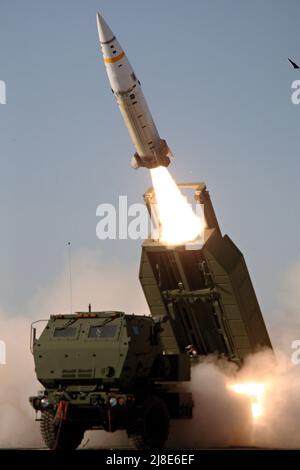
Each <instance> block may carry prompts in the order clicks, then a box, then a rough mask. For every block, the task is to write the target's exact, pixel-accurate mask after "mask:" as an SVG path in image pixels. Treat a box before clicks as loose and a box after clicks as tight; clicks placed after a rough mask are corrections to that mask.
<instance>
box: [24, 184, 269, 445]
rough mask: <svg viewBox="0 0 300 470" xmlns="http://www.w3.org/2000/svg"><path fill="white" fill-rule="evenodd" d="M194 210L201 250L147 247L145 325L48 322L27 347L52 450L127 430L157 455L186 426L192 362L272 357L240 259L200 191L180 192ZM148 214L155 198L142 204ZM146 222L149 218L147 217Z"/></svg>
mask: <svg viewBox="0 0 300 470" xmlns="http://www.w3.org/2000/svg"><path fill="white" fill-rule="evenodd" d="M182 186H186V187H191V188H192V189H193V190H194V191H195V198H196V201H197V203H199V204H202V206H203V210H204V217H205V224H206V227H205V230H204V237H203V244H202V246H200V247H199V246H187V245H186V246H177V247H166V246H164V245H162V244H161V243H160V242H159V240H154V239H151V238H149V239H147V240H146V241H145V242H144V243H143V246H142V255H141V263H140V274H139V277H140V282H141V285H142V288H143V291H144V294H145V297H146V299H147V302H148V305H149V309H150V313H151V316H140V315H134V314H132V315H129V314H125V313H124V312H115V311H113V312H108V311H104V312H93V311H91V308H90V307H89V310H88V311H87V312H77V313H75V314H68V315H52V316H51V317H50V319H49V320H48V321H47V324H46V327H45V328H44V330H43V331H42V333H41V334H40V335H39V337H37V333H36V331H37V330H36V325H35V324H33V325H32V330H31V348H32V352H33V356H34V362H35V370H36V375H37V378H38V380H39V381H40V383H41V384H42V386H43V387H44V388H43V390H42V391H41V392H40V393H39V394H38V395H36V396H33V397H30V403H31V404H32V406H33V408H34V409H35V410H36V412H37V414H38V416H39V418H37V419H39V420H40V425H41V433H42V436H43V439H44V441H45V443H46V445H47V447H49V448H50V449H74V448H76V447H78V446H79V445H80V443H81V441H82V438H83V435H84V432H85V431H86V430H89V429H103V430H105V431H107V432H113V431H116V430H126V432H127V434H128V436H129V438H130V439H131V440H132V442H133V443H134V445H135V446H136V447H137V448H143V449H152V448H157V449H158V448H161V447H163V445H164V444H165V442H166V440H167V438H168V432H169V421H170V420H172V419H191V418H192V414H193V413H192V411H193V399H192V394H191V393H188V392H182V390H180V389H179V388H180V387H178V385H180V384H182V383H183V382H186V381H189V380H190V377H191V363H192V361H193V360H195V358H197V357H199V356H205V355H208V354H216V355H219V356H224V357H226V358H228V360H231V361H235V362H236V363H238V364H239V365H241V364H242V362H243V360H244V358H245V357H246V356H247V355H248V354H249V353H251V352H254V351H255V350H257V349H258V348H264V347H269V348H271V343H270V339H269V336H268V333H267V330H266V327H265V324H264V321H263V318H262V314H261V311H260V308H259V304H258V301H257V299H256V295H255V292H254V289H253V286H252V283H251V279H250V276H249V273H248V270H247V267H246V264H245V261H244V258H243V255H242V253H241V252H240V251H239V249H238V248H237V247H236V246H235V244H234V243H233V242H232V241H231V239H230V238H229V237H228V236H227V235H225V236H222V234H221V231H220V228H219V225H218V222H217V219H216V216H215V213H214V209H213V207H212V204H211V200H210V197H209V194H208V191H207V190H206V187H205V185H204V184H203V183H198V184H195V185H181V187H182ZM144 198H145V202H146V204H147V206H148V208H149V210H150V209H151V208H152V206H153V204H154V203H155V196H154V193H153V190H152V189H151V190H149V191H148V192H147V193H146V194H145V196H144ZM151 213H152V216H153V217H154V215H153V211H151Z"/></svg>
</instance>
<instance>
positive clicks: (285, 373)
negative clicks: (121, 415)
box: [0, 251, 300, 448]
mask: <svg viewBox="0 0 300 470" xmlns="http://www.w3.org/2000/svg"><path fill="white" fill-rule="evenodd" d="M97 256H98V260H97ZM100 261H101V260H100V259H99V255H97V254H95V253H93V252H87V251H83V252H80V253H78V254H76V255H74V261H73V269H74V274H75V275H74V285H73V291H74V299H73V304H74V306H75V309H76V310H81V309H84V308H86V306H87V305H86V304H87V303H88V302H91V303H92V305H93V306H94V307H95V308H97V309H110V310H111V309H116V310H125V311H127V312H128V313H130V312H135V313H141V314H145V313H149V312H148V309H147V306H146V304H145V300H144V298H143V294H142V290H141V289H140V287H139V285H138V283H137V276H136V273H137V266H132V268H131V269H128V267H126V268H125V267H124V268H122V267H120V266H119V265H118V266H117V265H116V266H114V267H111V266H109V267H108V266H103V264H102V262H100ZM299 277H300V263H299V264H298V265H296V266H294V267H293V268H291V270H290V272H288V273H287V275H286V286H287V288H286V295H285V299H286V301H285V302H282V304H281V305H279V306H278V311H280V314H277V315H276V312H275V314H273V315H272V318H275V321H273V322H272V319H271V316H269V317H268V316H267V315H266V321H267V324H268V327H269V332H270V336H271V338H272V340H273V343H274V344H275V355H273V354H272V353H271V352H270V351H263V352H259V353H257V354H254V355H252V356H250V357H249V358H248V359H247V361H246V363H245V365H244V367H243V368H242V369H241V370H240V371H237V370H236V368H235V366H234V365H233V364H230V363H228V362H227V361H224V360H223V361H220V360H217V359H216V358H214V357H212V356H210V357H207V358H203V360H200V361H199V362H198V363H197V364H195V365H194V367H193V369H192V381H191V383H189V384H186V385H185V386H184V388H185V389H186V390H192V392H193V396H194V402H195V407H194V419H193V420H192V421H190V420H189V421H188V420H187V421H180V422H178V423H172V425H171V433H170V438H169V441H168V447H169V448H172V447H176V448H197V447H224V446H236V445H247V446H263V447H271V448H273V447H274V448H292V447H299V446H300V435H299V432H298V430H297V429H298V426H299V420H300V405H299V395H300V374H299V366H297V365H293V363H292V361H291V353H292V349H291V341H293V340H295V339H297V338H295V334H297V333H296V332H297V331H300V330H299V328H298V329H297V327H298V326H300V325H297V312H296V311H295V307H294V306H295V305H299V300H300V299H298V296H299V294H298V290H297V285H296V283H295V284H294V286H293V285H292V284H291V282H290V279H291V278H293V279H295V278H297V280H298V279H299ZM67 279H68V270H67V266H66V267H65V268H64V269H63V270H62V273H61V274H60V276H58V278H57V279H56V280H55V281H54V282H53V283H52V285H50V286H49V287H48V288H47V289H44V290H41V291H40V292H38V293H37V295H36V296H35V297H34V299H32V301H31V303H30V305H29V306H28V310H29V311H30V312H31V314H30V313H28V314H26V317H25V316H23V317H20V316H15V317H13V318H11V316H8V315H7V314H5V313H4V312H3V311H2V312H1V311H0V332H1V339H2V340H4V341H5V343H6V348H7V361H6V362H7V363H6V365H1V366H0V383H1V387H0V416H1V419H0V446H1V447H23V448H24V447H42V446H43V443H42V442H41V438H40V433H39V424H38V423H35V421H34V418H35V415H34V411H33V410H32V408H31V407H30V405H29V403H28V396H29V395H30V394H34V393H36V391H37V390H38V389H39V388H41V387H40V385H39V384H38V383H37V381H36V379H35V375H34V365H33V359H32V356H31V354H30V351H29V331H30V323H31V321H33V320H36V319H38V318H47V317H48V316H49V315H50V314H51V313H63V312H68V309H69V305H68V296H67V295H66V292H67ZM291 289H292V290H291ZM116 291H118V296H117V298H116V295H115V292H116ZM287 299H290V302H291V303H289V302H288V300H287ZM280 319H281V320H280ZM279 348H280V349H279ZM232 381H235V382H238V381H239V382H247V381H257V382H262V383H265V384H266V391H265V396H264V400H263V407H264V410H263V415H262V416H261V417H260V418H259V419H258V420H256V421H255V422H254V425H253V423H252V418H251V416H250V415H249V406H248V405H249V403H248V401H247V400H248V399H247V398H246V397H242V396H240V395H237V394H234V393H233V392H232V391H230V390H228V388H227V385H228V384H229V383H231V382H232ZM82 445H83V446H85V447H105V446H109V447H115V448H118V447H128V446H129V443H128V441H127V437H126V435H125V433H123V432H120V431H118V432H117V433H114V434H112V435H111V434H108V433H105V432H102V431H97V432H96V431H95V432H89V433H86V435H85V438H84V439H83V443H82Z"/></svg>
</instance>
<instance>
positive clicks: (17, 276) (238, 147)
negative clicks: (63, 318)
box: [0, 0, 300, 318]
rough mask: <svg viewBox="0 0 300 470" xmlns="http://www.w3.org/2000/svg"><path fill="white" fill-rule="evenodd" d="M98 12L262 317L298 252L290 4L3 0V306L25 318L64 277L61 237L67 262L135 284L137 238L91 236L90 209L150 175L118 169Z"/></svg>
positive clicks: (137, 196)
mask: <svg viewBox="0 0 300 470" xmlns="http://www.w3.org/2000/svg"><path fill="white" fill-rule="evenodd" d="M97 11H100V12H101V14H102V15H103V16H104V18H105V19H106V21H107V23H108V24H109V25H110V27H111V29H112V30H113V31H114V33H115V34H116V36H117V37H118V39H119V41H120V43H121V45H122V47H123V48H124V50H125V51H126V53H127V55H128V58H129V60H130V62H131V64H132V65H133V67H134V69H135V72H136V74H137V76H138V78H139V79H140V81H141V83H142V87H143V91H144V94H145V96H146V99H147V102H148V105H149V107H150V109H151V111H152V114H153V117H154V120H155V122H156V125H157V127H158V129H159V132H160V135H161V137H162V138H165V139H166V140H167V142H168V144H169V146H170V148H171V149H172V151H173V153H174V156H175V158H174V160H173V162H172V165H171V167H170V172H171V173H172V175H173V177H174V178H175V179H176V181H177V182H190V181H193V182H194V181H205V182H206V184H207V187H208V189H209V191H210V194H211V197H212V200H213V203H214V206H215V210H216V213H217V216H218V219H219V223H220V226H221V229H222V231H223V233H227V234H228V235H229V236H230V237H231V238H232V239H233V240H234V242H235V243H236V244H237V245H238V247H239V248H240V249H241V250H242V252H243V253H244V255H245V258H246V261H247V264H248V267H249V270H250V273H251V276H252V280H253V282H254V286H255V289H256V292H257V295H258V298H259V301H260V304H261V307H262V309H263V311H264V312H265V315H266V317H267V318H268V316H269V317H270V316H271V315H272V312H273V311H274V309H275V308H276V305H278V301H279V299H280V295H281V291H282V285H283V280H284V278H285V276H286V273H287V272H288V271H289V270H290V268H291V267H292V266H293V265H294V264H295V263H297V261H299V259H300V244H299V232H300V217H299V208H298V202H299V173H300V163H299V126H300V105H299V106H296V105H293V104H292V102H291V93H292V91H291V84H292V82H293V80H296V79H300V72H297V71H295V70H293V69H292V67H291V66H290V64H289V63H288V61H287V58H288V57H291V58H293V59H294V60H295V61H296V62H297V61H300V36H299V26H300V20H299V18H300V3H299V2H298V1H292V0H290V1H287V2H283V1H276V0H273V1H269V0H265V1H264V2H261V1H259V0H253V1H251V2H250V1H247V2H246V1H243V2H238V1H233V0H226V1H225V0H223V1H222V0H212V1H209V0H201V1H200V0H186V1H185V2H183V1H182V0H180V1H179V0H163V1H158V0H153V1H151V2H148V1H141V0H139V1H137V0H127V1H124V0H109V1H108V0H102V1H100V0H89V1H88V2H82V1H79V0H72V1H71V0H59V1H58V0H52V1H51V2H50V1H45V0H43V1H41V0H27V1H26V2H24V0H0V80H4V81H5V83H6V87H7V103H6V104H5V105H0V161H1V171H0V214H1V230H0V305H1V308H2V309H4V310H5V311H6V312H9V314H11V315H12V316H14V315H19V314H21V313H22V314H24V313H25V314H26V312H27V311H28V309H29V305H30V302H31V299H32V298H33V297H34V295H35V293H36V292H37V291H39V290H41V289H46V288H47V286H50V285H51V284H53V282H54V280H55V279H56V278H57V277H58V276H59V275H60V273H61V272H62V271H63V269H64V267H65V265H66V262H67V256H68V251H67V243H68V241H71V243H72V253H74V256H76V254H78V253H81V252H84V251H85V250H88V252H89V253H93V254H94V256H95V258H96V259H97V263H98V264H99V265H100V266H103V269H104V270H105V269H106V268H107V267H109V266H110V265H114V266H120V271H121V272H122V273H124V272H126V268H127V267H128V270H132V269H133V267H135V266H136V283H137V288H138V280H137V276H138V263H139V257H140V244H141V241H140V240H135V241H133V240H109V241H108V240H106V241H100V240H99V239H98V238H97V237H96V225H97V222H98V220H99V219H98V218H97V217H96V209H97V207H98V205H99V204H101V203H111V204H116V202H117V201H118V197H119V195H127V196H128V200H129V202H142V201H143V198H142V195H143V193H144V192H145V190H146V189H147V188H148V187H149V186H150V184H151V182H150V176H149V172H148V171H147V170H143V169H140V170H138V171H134V170H132V169H131V167H130V159H131V156H132V154H133V153H134V148H133V145H132V143H131V141H130V139H129V136H128V134H127V131H126V128H125V126H124V123H123V121H122V118H121V115H120V112H119V110H118V108H117V105H116V103H115V101H114V98H113V96H112V94H111V90H110V86H109V83H108V79H107V76H106V72H105V68H104V65H103V62H102V57H101V53H100V48H99V43H98V36H97V29H96V18H95V17H96V12H97ZM78 274H79V273H76V272H73V276H75V277H76V276H78ZM99 288H100V286H99ZM111 288H112V289H113V286H112V287H111ZM116 295H117V293H116ZM67 296H68V293H67V279H66V297H67ZM87 303H88V299H87ZM97 307H98V308H99V309H101V305H98V306H97ZM43 313H44V312H43ZM49 313H50V312H49ZM51 313H53V312H51ZM54 313H56V312H54ZM57 313H58V312H57Z"/></svg>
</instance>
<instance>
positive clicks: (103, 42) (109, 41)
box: [100, 36, 116, 44]
mask: <svg viewBox="0 0 300 470" xmlns="http://www.w3.org/2000/svg"><path fill="white" fill-rule="evenodd" d="M114 39H116V36H114V37H113V38H111V39H109V40H108V41H100V43H101V44H109V43H111V42H112V41H113V40H114Z"/></svg>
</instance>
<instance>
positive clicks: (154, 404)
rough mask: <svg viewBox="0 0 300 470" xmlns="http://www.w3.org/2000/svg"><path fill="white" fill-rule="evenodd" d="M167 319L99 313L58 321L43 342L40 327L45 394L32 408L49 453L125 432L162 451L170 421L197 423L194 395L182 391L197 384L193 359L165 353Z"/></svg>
mask: <svg viewBox="0 0 300 470" xmlns="http://www.w3.org/2000/svg"><path fill="white" fill-rule="evenodd" d="M164 321H165V319H153V318H152V317H150V316H148V317H147V316H139V315H126V314H125V313H123V312H92V311H91V310H90V311H88V312H78V313H77V314H74V315H52V316H51V317H50V320H49V321H48V322H47V325H46V327H45V328H44V330H43V332H42V334H41V335H40V336H39V338H37V335H36V328H35V325H34V324H33V326H32V335H31V338H32V352H33V355H34V361H35V370H36V374H37V377H38V380H39V381H40V382H41V384H42V385H43V386H44V387H45V389H44V390H43V391H42V392H41V393H40V395H38V396H34V397H31V398H30V402H31V404H32V406H33V408H34V409H35V410H36V411H40V412H41V418H40V419H41V432H42V435H43V438H44V440H45V442H46V444H47V446H48V447H49V448H51V449H59V448H70V449H71V448H76V447H77V446H78V445H79V444H80V442H81V440H82V437H83V434H84V432H85V431H86V430H87V429H104V430H106V431H108V432H112V431H115V430H118V429H125V430H126V431H127V433H128V436H129V438H130V439H131V440H132V441H133V442H134V444H135V445H136V446H137V447H143V448H144V447H146V448H147V447H149V448H150V447H160V446H161V445H163V443H164V442H165V440H166V438H167V435H168V427H169V418H174V419H176V418H177V419H179V418H189V417H191V415H192V397H191V394H189V393H180V392H177V391H176V388H175V386H176V383H177V382H181V381H187V380H189V379H190V363H189V357H188V356H187V355H186V354H171V355H168V354H166V353H165V351H164V350H163V346H162V342H161V338H160V334H161V331H162V329H163V323H164ZM172 384H173V386H171V385H172ZM155 416H156V417H155ZM150 417H151V423H152V424H151V426H150V424H149V425H148V426H146V427H145V422H146V421H147V419H149V418H150ZM155 419H156V420H157V427H155V429H154V428H153V420H155ZM158 422H159V424H158ZM141 423H143V424H142V425H141Z"/></svg>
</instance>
